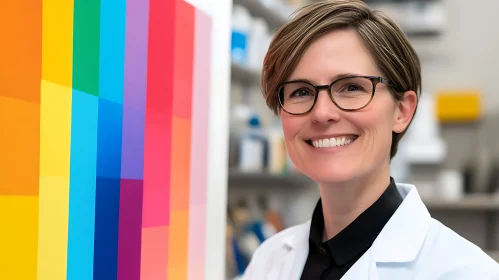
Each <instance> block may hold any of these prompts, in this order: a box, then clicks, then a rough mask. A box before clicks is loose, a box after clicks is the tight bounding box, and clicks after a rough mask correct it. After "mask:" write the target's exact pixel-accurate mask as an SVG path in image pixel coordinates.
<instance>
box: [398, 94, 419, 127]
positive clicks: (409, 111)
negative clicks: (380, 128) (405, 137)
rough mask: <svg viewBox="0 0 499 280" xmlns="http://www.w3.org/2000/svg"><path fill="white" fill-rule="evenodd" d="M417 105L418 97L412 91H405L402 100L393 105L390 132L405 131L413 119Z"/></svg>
mask: <svg viewBox="0 0 499 280" xmlns="http://www.w3.org/2000/svg"><path fill="white" fill-rule="evenodd" d="M417 104H418V96H417V95H416V93H415V92H414V91H412V90H411V91H406V92H405V93H404V96H403V97H402V99H400V100H398V101H397V102H396V104H395V106H396V107H395V112H394V114H393V127H392V131H394V132H396V133H402V132H403V131H404V130H406V129H407V127H408V126H409V124H410V123H411V120H412V118H413V117H414V112H415V111H416V106H417Z"/></svg>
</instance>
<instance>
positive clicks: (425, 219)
mask: <svg viewBox="0 0 499 280" xmlns="http://www.w3.org/2000/svg"><path fill="white" fill-rule="evenodd" d="M397 189H398V190H399V192H400V195H401V196H402V197H403V198H404V201H403V202H402V203H401V204H400V206H399V208H398V209H397V211H395V213H394V214H393V216H392V218H391V219H390V220H389V221H388V223H387V224H386V225H385V227H384V228H383V230H382V231H381V233H380V234H379V235H378V238H377V239H376V240H375V241H374V243H373V246H372V249H373V258H374V260H375V261H376V262H396V263H403V262H410V261H413V260H415V259H416V257H417V256H418V253H419V251H420V249H421V247H422V246H423V242H424V240H425V237H426V233H427V232H428V227H429V226H430V221H431V216H430V213H429V212H428V209H427V208H426V206H425V205H424V203H423V201H422V200H421V198H420V196H419V194H418V191H417V189H416V187H415V186H413V185H409V184H397Z"/></svg>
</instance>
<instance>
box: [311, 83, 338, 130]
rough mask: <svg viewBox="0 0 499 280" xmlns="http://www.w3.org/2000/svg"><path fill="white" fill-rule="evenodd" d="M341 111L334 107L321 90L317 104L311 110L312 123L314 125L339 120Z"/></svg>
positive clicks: (326, 94) (325, 92) (325, 93)
mask: <svg viewBox="0 0 499 280" xmlns="http://www.w3.org/2000/svg"><path fill="white" fill-rule="evenodd" d="M340 111H341V110H340V109H339V108H338V107H336V105H335V104H334V103H333V101H332V100H331V98H330V97H329V95H328V93H327V91H326V90H321V91H320V92H319V96H317V102H316V103H315V106H314V108H313V109H312V112H311V113H312V121H313V122H315V123H329V122H334V121H338V120H339V119H340V115H341V112H340Z"/></svg>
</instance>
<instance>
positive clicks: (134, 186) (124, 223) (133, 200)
mask: <svg viewBox="0 0 499 280" xmlns="http://www.w3.org/2000/svg"><path fill="white" fill-rule="evenodd" d="M142 191H143V181H141V180H127V179H122V180H121V188H120V218H119V237H118V278H117V279H118V280H134V279H140V250H141V233H142Z"/></svg>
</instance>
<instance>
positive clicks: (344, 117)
mask: <svg viewBox="0 0 499 280" xmlns="http://www.w3.org/2000/svg"><path fill="white" fill-rule="evenodd" d="M347 73H348V74H351V75H360V76H383V75H382V73H381V72H380V71H379V70H378V69H377V67H376V65H375V63H374V62H373V60H372V59H371V57H370V54H369V52H368V51H367V49H366V48H365V47H364V45H363V44H362V42H361V41H360V39H359V38H358V35H357V33H356V32H355V31H354V30H339V31H334V32H331V33H328V34H326V35H324V36H322V37H320V38H319V39H317V40H315V41H314V42H313V43H312V44H311V45H310V46H309V47H308V49H307V50H306V51H305V52H304V54H303V56H302V58H301V60H300V61H299V63H298V65H297V66H296V68H295V69H294V71H293V72H292V74H291V76H290V77H289V79H288V81H291V80H307V81H310V82H311V83H313V84H315V85H326V84H330V83H331V82H332V81H333V80H335V79H336V77H338V76H340V75H344V74H347ZM416 101H417V97H416V94H415V93H414V92H412V91H410V92H406V94H405V95H404V98H403V99H402V100H401V101H396V100H395V99H394V98H393V97H392V95H391V93H390V92H389V88H388V86H387V85H385V84H383V83H379V84H378V85H377V86H376V94H375V95H374V98H373V100H372V101H371V103H370V104H369V105H368V106H367V107H365V108H364V109H362V110H359V111H354V112H346V111H342V110H340V109H339V108H338V107H336V106H335V105H334V103H333V102H332V101H331V99H330V98H329V96H328V94H327V92H326V90H321V91H320V93H319V96H318V99H317V103H316V104H315V106H314V108H313V110H312V111H311V112H310V113H308V114H306V115H300V116H295V115H290V114H288V113H286V112H285V111H283V110H282V109H281V120H282V125H283V130H284V136H285V141H286V146H287V149H288V153H289V156H290V157H291V160H292V161H293V163H294V164H295V165H296V167H297V168H298V169H299V170H301V171H302V172H303V173H304V174H306V175H307V176H309V177H310V178H312V179H313V180H315V181H317V182H318V183H320V184H338V183H344V182H348V181H351V180H356V179H361V178H365V177H366V176H368V177H369V175H370V174H375V173H374V172H380V169H384V170H385V171H386V172H389V170H388V168H389V159H390V146H391V143H392V139H391V138H392V131H395V132H399V133H400V132H402V131H404V130H405V128H406V127H407V125H408V124H409V122H410V119H411V118H412V115H413V114H414V109H415V106H416ZM332 137H334V138H335V141H336V140H338V139H340V140H341V139H342V138H345V139H346V141H345V142H349V141H348V140H349V139H350V140H352V142H351V143H350V144H345V145H343V146H336V147H326V148H324V147H315V146H314V145H313V141H318V140H323V139H331V138H332ZM316 144H317V142H316Z"/></svg>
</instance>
